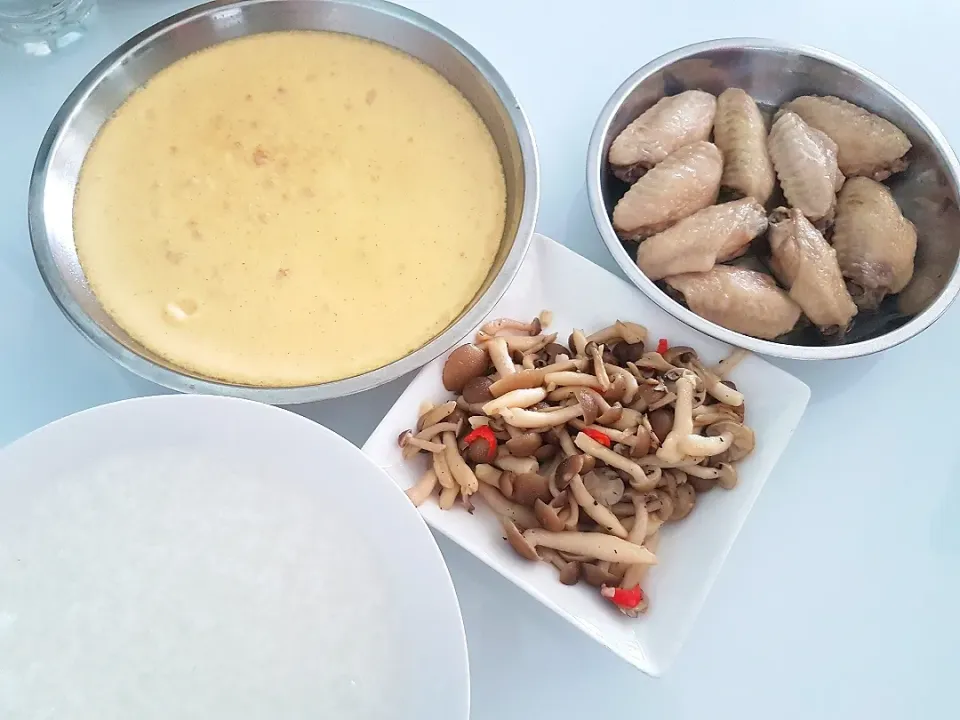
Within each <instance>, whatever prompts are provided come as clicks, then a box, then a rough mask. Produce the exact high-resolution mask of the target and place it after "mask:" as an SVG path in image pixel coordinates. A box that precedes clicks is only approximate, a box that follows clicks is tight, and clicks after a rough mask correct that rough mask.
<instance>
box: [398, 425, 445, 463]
mask: <svg viewBox="0 0 960 720" xmlns="http://www.w3.org/2000/svg"><path fill="white" fill-rule="evenodd" d="M397 445H399V446H400V449H401V450H402V451H403V452H402V453H401V454H402V455H403V457H404V459H405V460H409V459H410V458H412V457H413V456H414V455H416V454H417V453H418V452H420V451H421V450H425V451H426V452H430V453H438V452H443V445H442V444H441V443H435V442H431V441H430V440H421V439H420V438H418V437H416V436H415V435H414V434H413V433H412V432H410V431H409V430H404V431H403V432H402V433H400V436H399V437H398V438H397Z"/></svg>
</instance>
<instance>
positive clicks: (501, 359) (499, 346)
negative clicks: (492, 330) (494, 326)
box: [484, 337, 517, 378]
mask: <svg viewBox="0 0 960 720" xmlns="http://www.w3.org/2000/svg"><path fill="white" fill-rule="evenodd" d="M484 348H486V350H487V354H488V355H489V356H490V361H491V362H492V363H493V366H494V367H495V368H496V370H497V372H498V373H500V377H501V378H505V377H507V376H509V375H513V374H514V373H515V372H517V367H516V366H515V365H514V364H513V358H511V357H510V349H509V348H508V347H507V341H506V340H504V339H503V338H502V337H495V338H493V339H492V340H490V341H488V342H486V343H484Z"/></svg>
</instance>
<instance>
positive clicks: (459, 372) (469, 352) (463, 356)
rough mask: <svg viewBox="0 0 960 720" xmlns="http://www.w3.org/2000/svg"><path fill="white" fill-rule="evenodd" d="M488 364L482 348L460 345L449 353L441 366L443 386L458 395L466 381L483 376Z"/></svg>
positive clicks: (487, 358)
mask: <svg viewBox="0 0 960 720" xmlns="http://www.w3.org/2000/svg"><path fill="white" fill-rule="evenodd" d="M489 364H490V358H489V356H488V355H487V353H486V351H484V350H483V348H479V347H477V346H476V345H473V344H468V345H461V346H460V347H458V348H457V349H456V350H454V351H453V352H452V353H450V355H449V356H448V357H447V361H446V362H445V363H444V364H443V386H444V387H445V388H446V389H447V390H449V391H451V392H457V393H458V392H460V391H461V390H463V386H464V385H466V384H467V381H469V380H472V379H473V378H475V377H480V376H481V375H483V374H484V373H485V372H486V371H487V366H488V365H489Z"/></svg>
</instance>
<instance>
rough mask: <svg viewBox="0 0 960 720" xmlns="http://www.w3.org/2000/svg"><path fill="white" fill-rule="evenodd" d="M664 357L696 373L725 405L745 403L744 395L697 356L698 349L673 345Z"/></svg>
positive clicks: (705, 386)
mask: <svg viewBox="0 0 960 720" xmlns="http://www.w3.org/2000/svg"><path fill="white" fill-rule="evenodd" d="M664 359H665V360H666V361H667V362H669V363H671V364H673V365H676V366H677V367H682V368H685V369H687V370H690V371H691V372H693V373H695V374H696V375H697V376H698V377H699V378H700V380H701V381H703V386H704V388H705V389H706V391H707V392H708V393H710V394H711V395H713V397H715V398H716V399H717V400H719V401H720V402H722V403H723V404H724V405H733V406H738V405H743V395H742V394H741V393H739V392H737V391H736V390H734V389H733V388H731V387H730V386H729V385H724V384H723V382H722V381H721V379H720V378H719V377H718V376H717V375H715V374H714V373H713V371H711V370H709V369H708V368H707V367H706V366H705V365H704V364H703V363H702V362H700V358H699V357H698V356H697V351H696V350H694V349H693V348H691V347H684V346H682V345H677V346H674V347H671V348H670V349H669V350H667V352H666V353H665V354H664Z"/></svg>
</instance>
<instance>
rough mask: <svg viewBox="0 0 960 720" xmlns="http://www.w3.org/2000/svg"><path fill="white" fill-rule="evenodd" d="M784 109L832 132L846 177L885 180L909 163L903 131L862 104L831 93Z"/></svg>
mask: <svg viewBox="0 0 960 720" xmlns="http://www.w3.org/2000/svg"><path fill="white" fill-rule="evenodd" d="M781 111H786V112H793V113H796V114H797V115H799V116H800V117H802V118H803V119H804V120H805V121H806V123H807V124H808V125H811V126H813V127H815V128H817V129H818V130H821V131H822V132H825V133H826V134H827V135H829V136H830V138H831V139H832V140H833V141H834V142H835V143H836V144H837V149H838V150H837V161H838V163H839V165H840V171H841V172H842V173H843V174H844V175H846V176H847V177H853V176H855V175H863V176H864V177H869V178H872V179H874V180H885V179H886V178H888V177H890V175H892V174H893V173H896V172H900V171H901V170H904V169H905V168H906V167H907V165H908V163H907V160H906V159H905V158H904V155H906V153H907V151H908V150H909V149H910V140H909V139H908V138H907V136H906V135H905V134H904V132H903V131H902V130H901V129H900V128H898V127H897V126H896V125H894V124H893V123H892V122H890V121H889V120H884V119H883V118H882V117H879V116H877V115H874V114H873V113H871V112H867V111H866V110H864V109H863V108H862V107H860V106H859V105H854V104H853V103H850V102H847V101H846V100H841V99H840V98H838V97H833V96H831V95H827V96H825V97H817V96H815V95H805V96H803V97H798V98H797V99H796V100H791V101H790V102H788V103H787V104H786V105H784V106H783V107H782V108H781Z"/></svg>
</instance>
